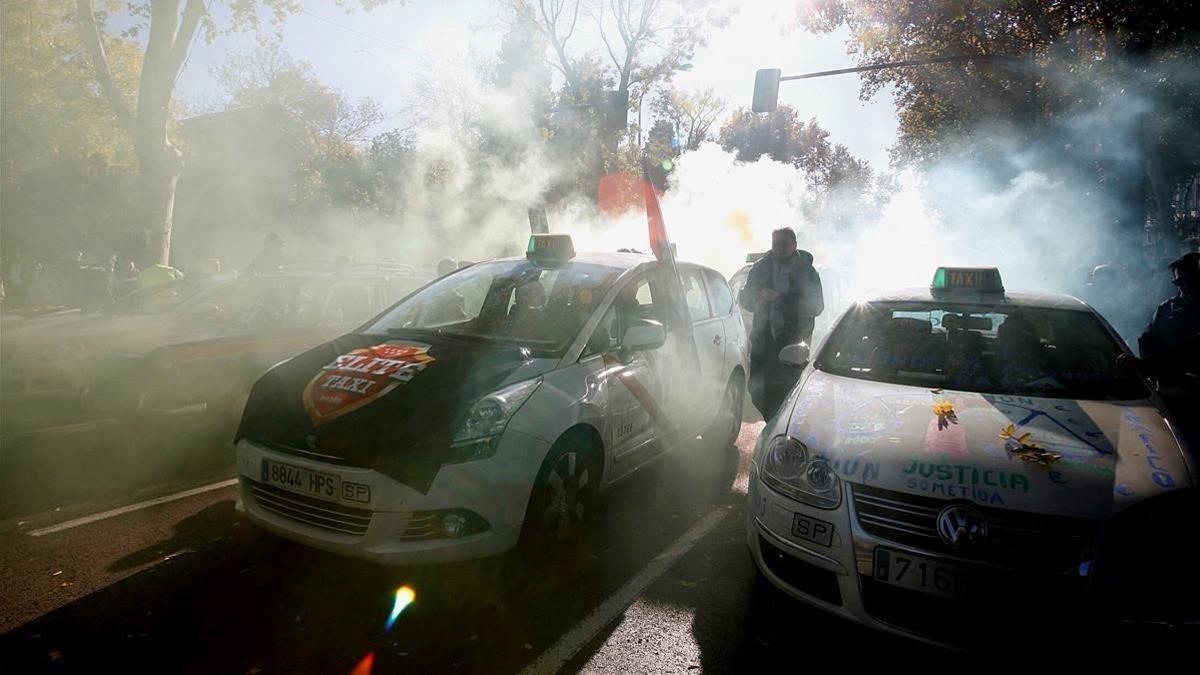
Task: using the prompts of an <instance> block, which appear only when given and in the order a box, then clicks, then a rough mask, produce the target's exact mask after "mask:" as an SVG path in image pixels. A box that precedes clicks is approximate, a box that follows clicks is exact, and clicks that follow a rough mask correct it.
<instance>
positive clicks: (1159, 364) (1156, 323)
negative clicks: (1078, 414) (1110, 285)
mask: <svg viewBox="0 0 1200 675" xmlns="http://www.w3.org/2000/svg"><path fill="white" fill-rule="evenodd" d="M1168 267H1169V269H1170V270H1171V275H1172V279H1171V283H1172V284H1174V285H1175V287H1176V288H1178V289H1179V291H1178V293H1176V294H1175V296H1174V297H1172V298H1170V299H1168V300H1166V301H1165V302H1163V303H1162V304H1160V305H1159V306H1158V309H1156V310H1154V316H1153V317H1152V318H1151V319H1150V324H1149V325H1148V326H1146V330H1145V331H1143V332H1142V335H1141V337H1139V338H1138V353H1139V354H1140V355H1141V358H1139V359H1136V360H1135V361H1134V364H1135V365H1136V366H1137V367H1138V369H1139V370H1140V371H1141V372H1142V373H1143V374H1145V375H1147V376H1149V377H1152V378H1155V379H1156V380H1157V381H1158V387H1159V393H1160V394H1161V395H1162V397H1163V401H1164V402H1165V403H1166V405H1167V407H1168V408H1170V409H1171V410H1172V411H1173V412H1174V413H1175V419H1176V421H1177V422H1178V424H1179V426H1180V432H1181V435H1182V436H1183V437H1184V438H1185V439H1187V441H1188V442H1189V443H1190V444H1192V446H1193V447H1200V423H1197V422H1196V421H1195V419H1194V418H1195V415H1194V413H1195V411H1196V410H1197V409H1200V253H1195V252H1192V253H1188V254H1186V255H1184V256H1183V257H1181V258H1179V259H1178V260H1176V261H1174V262H1172V263H1171V264H1170V265H1169V266H1168ZM1123 358H1124V357H1123Z"/></svg>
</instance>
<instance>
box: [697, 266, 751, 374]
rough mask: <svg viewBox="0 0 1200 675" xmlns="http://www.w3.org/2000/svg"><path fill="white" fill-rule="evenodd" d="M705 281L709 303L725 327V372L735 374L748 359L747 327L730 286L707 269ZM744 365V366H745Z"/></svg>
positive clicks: (713, 271)
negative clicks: (738, 367) (737, 368)
mask: <svg viewBox="0 0 1200 675" xmlns="http://www.w3.org/2000/svg"><path fill="white" fill-rule="evenodd" d="M704 281H705V285H706V286H707V287H708V303H709V305H710V306H711V307H712V310H713V316H715V317H716V318H717V319H719V320H720V321H721V325H722V326H724V327H725V355H724V363H725V372H726V373H730V372H733V369H734V368H736V367H737V366H738V365H739V364H743V361H745V358H746V353H745V350H746V326H745V324H744V323H743V321H742V316H741V313H740V312H738V311H737V304H736V303H735V302H734V301H733V298H734V293H733V290H732V289H731V288H730V284H729V283H727V282H726V281H725V277H722V276H721V275H720V273H718V272H717V271H716V270H710V269H705V270H704ZM743 365H744V364H743Z"/></svg>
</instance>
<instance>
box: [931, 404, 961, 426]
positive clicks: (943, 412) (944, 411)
mask: <svg viewBox="0 0 1200 675" xmlns="http://www.w3.org/2000/svg"><path fill="white" fill-rule="evenodd" d="M933 414H934V415H936V416H937V420H938V431H941V430H942V429H945V428H946V427H948V426H950V425H951V424H958V415H957V414H956V413H955V412H954V404H953V403H951V402H950V401H938V402H936V403H934V404H933Z"/></svg>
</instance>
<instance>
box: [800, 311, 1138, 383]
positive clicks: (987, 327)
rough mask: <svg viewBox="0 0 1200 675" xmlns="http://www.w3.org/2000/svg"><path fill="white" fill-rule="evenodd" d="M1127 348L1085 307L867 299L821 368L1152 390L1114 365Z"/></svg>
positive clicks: (908, 377) (928, 379)
mask: <svg viewBox="0 0 1200 675" xmlns="http://www.w3.org/2000/svg"><path fill="white" fill-rule="evenodd" d="M1121 353H1122V351H1121V347H1120V345H1119V344H1118V343H1117V342H1116V341H1115V340H1114V339H1113V338H1112V336H1110V335H1109V334H1108V332H1107V331H1106V330H1105V329H1104V327H1103V325H1102V324H1101V323H1100V321H1099V320H1098V319H1097V318H1096V316H1095V315H1093V314H1091V313H1089V312H1076V311H1068V310H1055V309H1040V308H1023V307H1003V308H989V307H978V306H960V305H942V304H939V303H864V304H862V305H859V306H856V307H855V309H854V310H852V311H850V312H849V313H847V314H846V316H845V317H844V318H843V319H842V320H841V322H840V323H839V324H838V325H837V327H836V328H835V329H834V332H833V334H832V335H831V336H830V339H829V342H828V343H827V344H826V346H825V348H824V349H823V350H822V351H821V354H820V356H819V358H818V360H817V364H816V365H817V368H819V369H821V370H824V371H827V372H831V373H834V374H838V375H845V376H848V377H856V378H861V379H870V380H880V381H884V382H895V383H898V384H906V385H913V386H922V387H931V388H943V387H944V388H947V389H959V390H965V391H977V392H981V393H994V394H1013V395H1027V396H1049V397H1060V398H1075V399H1097V400H1099V399H1134V398H1142V397H1144V396H1146V395H1148V394H1147V392H1146V390H1145V388H1144V386H1143V385H1142V384H1141V382H1140V380H1138V378H1137V377H1136V376H1135V375H1134V374H1132V373H1130V372H1128V371H1124V370H1121V369H1119V368H1117V366H1116V360H1117V356H1118V355H1120V354H1121Z"/></svg>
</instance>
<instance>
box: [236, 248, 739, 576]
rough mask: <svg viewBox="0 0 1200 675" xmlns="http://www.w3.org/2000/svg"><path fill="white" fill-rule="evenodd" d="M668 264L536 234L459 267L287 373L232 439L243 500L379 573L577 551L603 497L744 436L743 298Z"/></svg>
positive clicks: (262, 520) (271, 524)
mask: <svg viewBox="0 0 1200 675" xmlns="http://www.w3.org/2000/svg"><path fill="white" fill-rule="evenodd" d="M669 270H670V267H669V266H668V265H666V264H665V263H659V262H657V261H655V259H654V258H652V257H648V256H645V255H641V254H633V253H595V254H579V255H576V254H575V251H574V246H573V244H572V243H571V240H570V238H569V237H566V236H563V235H535V236H534V237H533V238H531V240H530V246H529V250H528V252H527V254H526V256H525V257H521V258H510V259H503V260H493V261H489V262H481V263H476V264H474V265H472V266H470V267H467V268H465V269H460V270H458V271H456V272H454V273H452V274H450V275H448V276H445V277H442V278H441V279H438V280H436V281H434V282H432V283H430V284H429V285H427V286H425V287H423V288H421V289H419V290H417V291H416V292H414V293H413V294H412V295H410V296H408V297H407V298H405V299H403V300H401V301H400V302H399V303H398V304H396V305H395V306H393V307H391V308H390V309H388V310H386V311H385V312H384V313H383V314H381V315H379V316H378V317H376V318H374V319H372V320H370V321H368V322H367V323H366V324H365V325H363V326H361V327H360V328H358V329H357V330H355V331H354V332H352V333H349V334H346V335H343V336H341V337H339V338H337V339H335V340H332V341H330V342H327V343H325V344H323V345H321V346H319V347H316V348H314V349H311V350H309V351H307V352H305V353H303V354H301V355H299V356H296V357H294V358H292V359H290V360H288V361H286V362H284V363H282V364H279V365H277V366H276V367H274V368H273V369H271V370H270V371H269V372H267V373H266V374H265V375H263V377H262V378H261V379H260V380H259V381H258V382H257V383H256V384H255V385H254V388H253V390H252V392H251V394H250V398H249V400H248V401H247V404H246V409H245V412H244V414H243V418H242V422H241V425H240V428H239V430H238V432H237V437H236V444H237V471H238V477H239V482H240V494H239V500H238V506H237V508H238V509H239V510H241V511H243V512H244V513H245V514H247V515H248V516H249V518H250V519H251V520H253V521H254V522H256V523H257V524H259V525H261V526H262V527H264V528H266V529H268V530H270V531H272V532H275V533H277V534H279V535H282V536H284V537H287V538H289V539H292V540H295V541H298V542H301V543H304V544H308V545H311V546H314V547H317V548H321V549H324V550H328V551H333V552H335V553H342V554H346V555H350V556H356V557H360V558H365V559H370V560H373V561H377V562H380V563H384V564H404V563H416V562H441V561H449V560H461V559H467V558H475V557H482V556H487V555H491V554H496V553H500V552H502V551H505V550H507V549H510V548H512V547H513V546H515V545H516V544H517V543H518V542H519V541H521V540H523V539H524V540H525V541H529V542H531V543H535V544H541V543H546V544H554V543H557V542H567V541H569V540H571V539H573V538H574V536H575V535H576V533H578V532H579V531H580V528H581V526H582V525H584V524H585V523H586V521H587V520H588V519H589V518H590V517H591V515H592V509H593V507H594V506H595V503H596V502H595V498H596V495H597V494H598V493H599V492H600V491H602V490H604V489H607V488H608V487H609V486H611V485H612V484H613V483H615V482H617V481H619V480H620V479H622V478H624V477H627V476H629V475H630V474H632V473H633V472H634V471H636V470H638V469H639V468H642V467H644V466H646V465H647V464H648V463H650V462H651V461H653V460H655V459H657V458H658V457H660V456H661V455H663V454H664V453H666V452H668V451H670V450H672V449H675V448H677V447H682V446H684V445H687V446H688V447H689V448H693V447H699V448H713V449H714V451H718V450H723V449H724V448H726V447H730V446H731V445H732V443H733V441H734V439H735V438H736V434H737V432H738V429H739V424H740V411H741V405H742V396H743V392H744V391H745V379H746V371H747V366H746V360H747V355H746V347H745V328H744V326H743V325H742V321H741V316H740V314H739V313H738V311H737V309H736V307H735V304H734V301H733V295H732V293H731V292H730V290H729V286H728V284H727V283H726V281H725V280H724V278H723V277H722V276H721V275H720V274H718V273H717V272H716V271H714V270H711V269H708V268H705V267H700V266H697V265H691V264H685V263H681V264H679V265H678V275H677V276H676V275H673V274H671V273H670V271H669ZM676 279H677V280H678V281H675V280H676ZM671 299H674V300H671ZM669 303H673V304H669ZM671 309H674V310H675V311H669V310H671ZM673 317H676V318H673ZM685 317H686V318H685ZM685 321H690V326H689V325H688V324H687V323H684V322H685ZM697 436H702V437H703V438H704V439H705V440H706V441H708V442H706V443H701V444H689V443H687V441H689V440H694V439H695V438H696V437H697Z"/></svg>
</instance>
